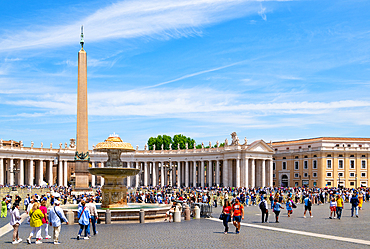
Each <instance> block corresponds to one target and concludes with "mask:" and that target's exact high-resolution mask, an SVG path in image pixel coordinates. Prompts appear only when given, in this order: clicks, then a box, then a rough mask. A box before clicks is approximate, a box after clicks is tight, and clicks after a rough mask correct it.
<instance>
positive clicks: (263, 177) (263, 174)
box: [261, 160, 266, 187]
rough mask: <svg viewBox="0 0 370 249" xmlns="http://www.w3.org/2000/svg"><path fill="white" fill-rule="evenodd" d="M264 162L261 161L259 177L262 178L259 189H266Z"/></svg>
mask: <svg viewBox="0 0 370 249" xmlns="http://www.w3.org/2000/svg"><path fill="white" fill-rule="evenodd" d="M265 162H266V161H265V160H262V172H261V176H262V182H261V185H262V186H261V187H266V166H265Z"/></svg>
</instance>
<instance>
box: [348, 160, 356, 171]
mask: <svg viewBox="0 0 370 249" xmlns="http://www.w3.org/2000/svg"><path fill="white" fill-rule="evenodd" d="M349 168H350V169H354V168H355V160H351V161H349Z"/></svg>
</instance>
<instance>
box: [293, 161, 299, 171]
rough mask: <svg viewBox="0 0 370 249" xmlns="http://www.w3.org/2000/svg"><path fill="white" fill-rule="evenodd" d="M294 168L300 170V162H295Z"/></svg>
mask: <svg viewBox="0 0 370 249" xmlns="http://www.w3.org/2000/svg"><path fill="white" fill-rule="evenodd" d="M294 169H295V170H299V162H294Z"/></svg>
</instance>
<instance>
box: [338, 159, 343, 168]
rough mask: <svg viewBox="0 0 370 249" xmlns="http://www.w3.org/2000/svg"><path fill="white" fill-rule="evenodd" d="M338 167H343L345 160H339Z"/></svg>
mask: <svg viewBox="0 0 370 249" xmlns="http://www.w3.org/2000/svg"><path fill="white" fill-rule="evenodd" d="M338 169H343V160H338Z"/></svg>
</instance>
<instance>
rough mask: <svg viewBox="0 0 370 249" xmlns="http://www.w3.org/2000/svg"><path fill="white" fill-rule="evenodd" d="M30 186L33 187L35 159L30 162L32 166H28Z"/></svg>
mask: <svg viewBox="0 0 370 249" xmlns="http://www.w3.org/2000/svg"><path fill="white" fill-rule="evenodd" d="M28 167H29V170H28V185H30V186H33V184H34V182H33V159H31V160H30V164H29V165H28Z"/></svg>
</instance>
